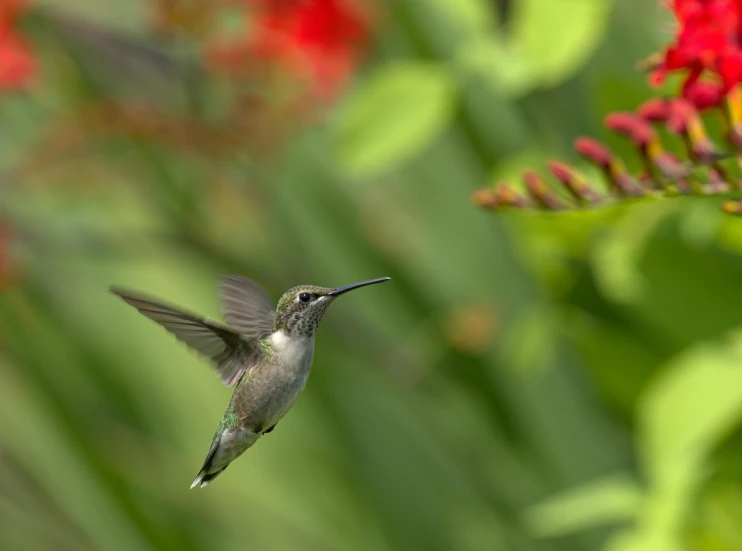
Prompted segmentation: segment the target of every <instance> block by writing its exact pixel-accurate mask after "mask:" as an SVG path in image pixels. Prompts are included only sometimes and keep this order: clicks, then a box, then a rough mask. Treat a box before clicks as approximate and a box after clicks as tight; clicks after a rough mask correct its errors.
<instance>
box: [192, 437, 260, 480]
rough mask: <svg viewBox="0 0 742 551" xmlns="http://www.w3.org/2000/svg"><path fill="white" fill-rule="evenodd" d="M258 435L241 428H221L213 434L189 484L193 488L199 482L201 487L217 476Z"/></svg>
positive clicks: (250, 444)
mask: <svg viewBox="0 0 742 551" xmlns="http://www.w3.org/2000/svg"><path fill="white" fill-rule="evenodd" d="M258 438H260V435H259V434H257V433H255V432H253V431H245V430H242V429H239V428H238V429H234V430H225V431H221V429H220V430H219V431H218V432H217V433H216V435H214V441H213V443H212V444H211V448H209V453H208V454H206V459H204V464H203V466H202V467H201V470H200V471H199V472H198V474H197V475H196V478H195V479H194V480H193V484H191V488H195V487H196V486H198V485H199V484H200V485H201V488H203V487H204V486H206V485H207V484H208V483H209V482H211V481H212V480H214V479H215V478H216V477H217V476H219V475H220V474H221V473H222V471H223V470H224V469H226V468H227V467H229V464H230V463H231V462H232V461H234V460H235V459H237V458H238V457H239V456H240V455H242V453H243V452H244V451H245V450H246V449H247V448H249V447H250V446H252V445H253V444H254V443H255V442H256V440H257V439H258Z"/></svg>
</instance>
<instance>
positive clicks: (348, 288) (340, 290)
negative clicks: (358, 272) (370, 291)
mask: <svg viewBox="0 0 742 551" xmlns="http://www.w3.org/2000/svg"><path fill="white" fill-rule="evenodd" d="M390 279H392V278H391V277H380V278H379V279H369V280H368V281H361V282H360V283H353V284H351V285H345V286H343V287H338V288H337V289H335V290H334V291H331V292H329V293H327V296H330V297H337V296H340V295H342V294H343V293H347V292H348V291H352V290H353V289H358V288H359V287H365V286H366V285H373V284H374V283H381V282H383V281H389V280H390Z"/></svg>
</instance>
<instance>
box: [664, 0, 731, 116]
mask: <svg viewBox="0 0 742 551" xmlns="http://www.w3.org/2000/svg"><path fill="white" fill-rule="evenodd" d="M670 8H671V9H672V10H673V12H674V13H675V17H676V19H677V20H678V32H677V36H676V39H675V42H674V43H673V44H671V45H670V46H669V47H668V48H667V50H666V51H665V52H664V54H663V59H662V61H661V62H660V64H659V65H658V66H657V67H656V68H655V70H654V72H653V75H652V77H653V80H654V81H655V82H656V83H659V82H662V80H663V79H664V77H665V75H666V74H667V73H670V72H674V71H684V72H686V74H687V76H686V79H685V82H684V83H683V97H685V98H686V99H688V100H689V101H692V102H694V103H695V104H696V106H697V107H699V108H704V107H708V106H709V103H710V102H713V101H714V100H715V99H716V100H717V102H716V103H718V101H720V100H721V99H722V98H723V96H724V95H725V94H726V93H727V92H728V91H729V90H730V89H731V88H732V87H733V86H735V85H736V84H738V83H739V82H741V81H742V0H670ZM699 79H700V84H701V86H700V87H699V86H698V84H699ZM717 83H718V84H717ZM711 86H716V87H717V88H718V93H717V94H709V91H710V90H711V88H710V87H711ZM699 92H701V94H700V96H699Z"/></svg>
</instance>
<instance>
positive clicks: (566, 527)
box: [526, 475, 642, 537]
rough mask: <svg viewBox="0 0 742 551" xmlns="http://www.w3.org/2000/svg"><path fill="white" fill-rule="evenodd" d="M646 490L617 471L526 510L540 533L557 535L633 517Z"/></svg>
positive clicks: (527, 521) (534, 532)
mask: <svg viewBox="0 0 742 551" xmlns="http://www.w3.org/2000/svg"><path fill="white" fill-rule="evenodd" d="M641 499H642V492H641V489H640V488H639V486H638V485H637V484H636V482H635V481H634V480H632V479H631V478H629V477H627V476H625V475H614V476H610V477H607V478H602V479H600V480H596V481H593V482H591V483H589V484H586V485H584V486H579V487H577V488H572V489H570V490H567V491H565V492H562V493H560V494H557V495H555V496H552V497H550V498H549V499H547V500H546V501H544V502H542V503H540V504H538V505H535V506H533V507H531V508H530V509H528V511H527V512H526V523H527V524H528V526H529V527H530V530H531V533H532V534H533V535H535V536H538V537H554V536H563V535H566V534H570V533H574V532H578V531H581V530H585V529H587V528H593V527H595V526H602V525H605V524H612V523H616V522H620V521H625V520H628V519H631V518H633V517H634V516H635V514H636V512H637V509H638V506H639V505H640V503H641Z"/></svg>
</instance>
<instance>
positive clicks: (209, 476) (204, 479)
mask: <svg viewBox="0 0 742 551" xmlns="http://www.w3.org/2000/svg"><path fill="white" fill-rule="evenodd" d="M226 468H227V467H224V469H226ZM224 469H221V470H219V471H216V472H215V473H207V472H206V470H205V469H201V471H199V473H198V475H196V478H195V479H194V480H193V484H191V490H192V489H193V488H195V487H196V486H200V487H201V488H205V487H206V486H208V484H209V482H211V481H212V480H214V479H215V478H216V477H217V476H219V475H220V474H222V473H223V472H224Z"/></svg>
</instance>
